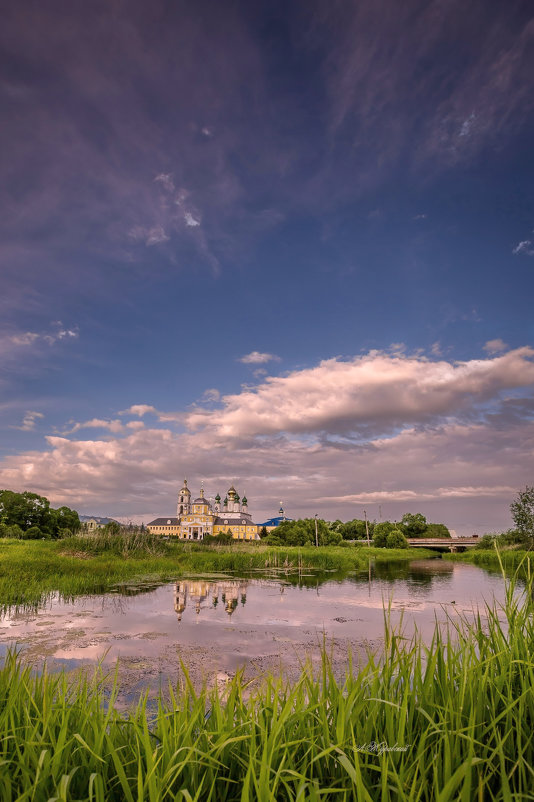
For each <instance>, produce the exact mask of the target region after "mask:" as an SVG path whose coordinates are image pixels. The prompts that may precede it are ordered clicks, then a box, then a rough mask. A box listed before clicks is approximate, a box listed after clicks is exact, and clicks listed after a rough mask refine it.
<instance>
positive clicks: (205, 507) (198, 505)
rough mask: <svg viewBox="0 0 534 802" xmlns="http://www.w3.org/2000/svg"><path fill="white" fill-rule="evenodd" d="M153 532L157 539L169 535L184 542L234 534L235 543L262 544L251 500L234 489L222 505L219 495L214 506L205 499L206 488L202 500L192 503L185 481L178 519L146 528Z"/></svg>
mask: <svg viewBox="0 0 534 802" xmlns="http://www.w3.org/2000/svg"><path fill="white" fill-rule="evenodd" d="M147 527H148V529H149V531H150V532H152V533H154V534H157V535H169V536H174V537H178V538H180V539H181V540H203V539H204V538H205V537H207V536H210V535H219V534H223V533H225V534H231V535H232V537H233V538H234V539H235V540H259V537H260V536H259V530H260V527H259V526H258V524H256V523H254V522H253V520H252V516H251V514H250V513H249V511H248V500H247V497H246V496H245V495H243V498H240V497H239V494H238V492H237V490H236V489H235V487H234V486H233V485H232V487H231V488H230V489H229V490H228V493H227V495H226V498H225V499H224V501H223V502H222V503H221V497H220V495H219V493H217V495H216V496H215V500H214V504H213V505H212V504H211V502H210V501H208V499H207V498H205V496H204V488H202V489H201V491H200V496H199V497H198V498H196V499H195V500H194V501H191V491H190V490H189V488H188V486H187V479H184V484H183V487H182V488H181V490H180V492H179V494H178V504H177V508H176V517H175V518H155V519H154V520H153V521H150V523H149V524H147Z"/></svg>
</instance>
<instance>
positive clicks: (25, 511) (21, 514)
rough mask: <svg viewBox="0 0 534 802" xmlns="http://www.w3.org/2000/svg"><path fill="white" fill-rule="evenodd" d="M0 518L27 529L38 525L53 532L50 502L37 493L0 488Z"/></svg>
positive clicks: (7, 522)
mask: <svg viewBox="0 0 534 802" xmlns="http://www.w3.org/2000/svg"><path fill="white" fill-rule="evenodd" d="M0 520H1V521H2V522H3V523H5V524H8V525H10V526H13V525H15V524H16V525H17V526H20V528H21V529H22V530H23V531H25V530H26V529H30V527H32V526H38V527H39V529H41V530H42V531H43V532H49V533H50V534H52V533H53V530H54V521H53V517H52V513H51V511H50V502H49V501H48V499H47V498H44V496H38V495H37V493H29V492H28V491H25V492H24V493H15V492H13V491H12V490H0Z"/></svg>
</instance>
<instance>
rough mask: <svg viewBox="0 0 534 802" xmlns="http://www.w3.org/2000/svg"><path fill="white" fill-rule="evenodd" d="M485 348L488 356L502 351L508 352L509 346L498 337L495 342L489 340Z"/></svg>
mask: <svg viewBox="0 0 534 802" xmlns="http://www.w3.org/2000/svg"><path fill="white" fill-rule="evenodd" d="M483 348H484V351H486V352H487V353H488V354H498V353H500V352H501V351H506V349H507V348H508V345H507V344H506V343H505V342H503V340H501V339H500V337H498V338H497V339H495V340H488V341H487V343H485V344H484V346H483Z"/></svg>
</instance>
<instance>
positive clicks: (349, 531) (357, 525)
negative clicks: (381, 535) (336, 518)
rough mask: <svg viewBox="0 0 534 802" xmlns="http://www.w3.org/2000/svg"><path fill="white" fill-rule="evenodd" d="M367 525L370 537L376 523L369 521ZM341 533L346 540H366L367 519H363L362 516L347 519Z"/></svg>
mask: <svg viewBox="0 0 534 802" xmlns="http://www.w3.org/2000/svg"><path fill="white" fill-rule="evenodd" d="M367 526H368V527H369V537H373V529H374V523H373V522H372V521H367ZM341 534H342V535H343V539H344V540H365V539H366V538H367V529H366V527H365V521H362V520H361V519H360V518H354V519H353V520H352V521H347V523H345V524H343V528H342V529H341Z"/></svg>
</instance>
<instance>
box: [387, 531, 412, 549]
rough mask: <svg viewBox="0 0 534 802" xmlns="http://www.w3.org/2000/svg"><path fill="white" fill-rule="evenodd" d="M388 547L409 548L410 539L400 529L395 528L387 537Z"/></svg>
mask: <svg viewBox="0 0 534 802" xmlns="http://www.w3.org/2000/svg"><path fill="white" fill-rule="evenodd" d="M386 548H388V549H407V548H408V541H407V540H406V538H405V537H404V535H403V533H402V532H401V530H400V529H393V530H392V531H391V532H390V533H389V535H388V536H387V538H386Z"/></svg>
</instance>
